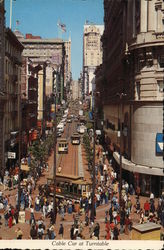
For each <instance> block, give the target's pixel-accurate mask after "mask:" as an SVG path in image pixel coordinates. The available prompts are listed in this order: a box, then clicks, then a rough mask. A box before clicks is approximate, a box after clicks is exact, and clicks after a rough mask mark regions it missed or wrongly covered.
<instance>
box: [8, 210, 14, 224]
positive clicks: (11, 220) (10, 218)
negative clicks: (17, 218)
mask: <svg viewBox="0 0 164 250" xmlns="http://www.w3.org/2000/svg"><path fill="white" fill-rule="evenodd" d="M12 224H13V217H12V214H11V213H10V214H9V220H8V225H9V228H11V227H12Z"/></svg>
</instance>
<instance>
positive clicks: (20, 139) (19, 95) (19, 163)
mask: <svg viewBox="0 0 164 250" xmlns="http://www.w3.org/2000/svg"><path fill="white" fill-rule="evenodd" d="M21 110H22V105H21V90H20V85H18V126H19V156H18V167H19V171H18V212H19V211H20V196H21V187H20V181H21V143H22V138H21V137H22V122H21V115H22V112H21Z"/></svg>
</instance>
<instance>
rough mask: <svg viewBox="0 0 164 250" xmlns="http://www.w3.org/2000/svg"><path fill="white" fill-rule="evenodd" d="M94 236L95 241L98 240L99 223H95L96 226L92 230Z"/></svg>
mask: <svg viewBox="0 0 164 250" xmlns="http://www.w3.org/2000/svg"><path fill="white" fill-rule="evenodd" d="M93 232H94V236H95V237H96V239H98V240H99V234H100V225H99V223H98V222H97V223H96V226H95V228H94V231H93Z"/></svg>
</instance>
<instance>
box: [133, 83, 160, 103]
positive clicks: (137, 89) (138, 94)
mask: <svg viewBox="0 0 164 250" xmlns="http://www.w3.org/2000/svg"><path fill="white" fill-rule="evenodd" d="M163 88H164V83H163V81H162V80H159V81H157V98H161V97H162V96H163ZM135 93H136V100H140V99H141V84H140V82H139V81H138V82H136V84H135Z"/></svg>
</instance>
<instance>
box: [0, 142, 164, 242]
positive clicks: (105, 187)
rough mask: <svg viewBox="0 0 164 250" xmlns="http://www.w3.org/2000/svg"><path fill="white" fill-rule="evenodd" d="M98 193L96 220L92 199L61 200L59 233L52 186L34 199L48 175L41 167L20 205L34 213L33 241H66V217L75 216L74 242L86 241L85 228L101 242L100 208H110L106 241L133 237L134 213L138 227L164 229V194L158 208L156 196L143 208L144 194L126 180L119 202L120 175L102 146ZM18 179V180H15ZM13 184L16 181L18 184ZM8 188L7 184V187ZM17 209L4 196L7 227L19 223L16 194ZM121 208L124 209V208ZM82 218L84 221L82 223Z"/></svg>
mask: <svg viewBox="0 0 164 250" xmlns="http://www.w3.org/2000/svg"><path fill="white" fill-rule="evenodd" d="M96 155H97V157H96V162H97V163H96V166H95V172H96V191H95V214H94V215H95V219H94V220H93V218H92V216H91V207H92V197H91V194H90V196H88V197H82V198H80V200H79V201H77V200H74V199H58V200H57V214H56V216H60V218H61V224H60V227H59V231H58V232H55V226H54V225H53V219H54V214H53V201H52V199H51V197H50V196H49V192H50V190H49V187H48V185H44V187H42V186H38V195H36V196H35V197H34V196H33V195H32V194H33V192H34V190H35V189H36V188H37V185H36V184H37V179H39V177H40V176H41V174H42V172H43V171H48V165H47V164H40V165H39V171H38V174H37V178H34V176H32V175H28V176H27V178H26V179H25V180H24V182H22V183H21V195H20V205H21V210H22V211H25V210H29V211H30V221H29V223H30V226H31V229H30V235H29V237H30V238H31V239H55V238H56V234H57V233H58V235H59V237H60V238H61V239H62V238H63V237H64V226H63V222H64V220H65V215H66V214H70V215H72V221H73V223H72V225H71V227H70V239H72V240H75V239H76V240H80V239H85V235H84V233H83V232H84V228H88V230H89V237H90V239H99V238H100V231H101V230H100V224H99V222H98V221H96V210H97V208H98V207H99V206H102V205H104V204H106V205H108V206H107V209H106V211H105V214H104V228H105V232H106V233H105V235H104V238H105V239H106V240H118V239H119V237H120V235H121V234H123V233H125V234H127V235H128V234H129V232H130V230H131V229H132V225H133V219H132V216H131V215H132V213H136V214H137V215H138V223H147V222H154V223H157V224H161V226H162V227H164V193H163V194H162V195H161V197H160V198H159V199H158V205H157V206H156V205H155V198H154V194H153V193H151V194H150V197H149V198H148V199H147V200H146V202H145V203H144V206H143V207H142V206H141V204H140V193H139V192H138V190H135V189H134V187H133V185H132V184H131V183H130V184H129V183H128V182H126V181H124V180H123V182H122V195H121V197H122V198H121V202H119V189H120V188H119V182H118V178H117V174H116V173H115V172H114V170H113V169H112V168H111V166H109V164H108V161H107V158H106V155H104V154H103V151H102V148H101V147H100V146H99V147H98V148H97V152H96ZM6 175H8V176H9V178H8V179H9V182H8V188H9V190H10V189H11V188H12V187H15V185H17V180H18V178H17V173H15V175H14V176H10V174H9V173H6ZM15 176H16V178H15ZM13 180H16V181H15V182H14V181H13ZM5 185H6V183H5ZM132 195H133V196H134V195H135V197H136V201H135V203H134V202H132V199H131V196H132ZM15 198H16V206H13V205H11V204H10V203H9V197H8V196H7V195H4V194H3V192H0V209H1V210H3V217H4V224H5V227H9V228H11V227H12V226H13V225H15V224H17V223H18V217H19V213H18V206H17V205H18V204H17V203H18V194H16V197H15ZM120 205H121V206H120ZM36 212H40V213H41V214H42V216H41V217H40V218H39V219H36V218H35V213H36ZM82 215H84V216H83V218H84V219H82ZM46 218H50V220H49V225H48V226H46V225H45V219H46ZM15 232H16V238H17V239H22V237H23V232H22V231H21V229H20V228H19V227H18V228H17V229H16V231H15Z"/></svg>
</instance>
